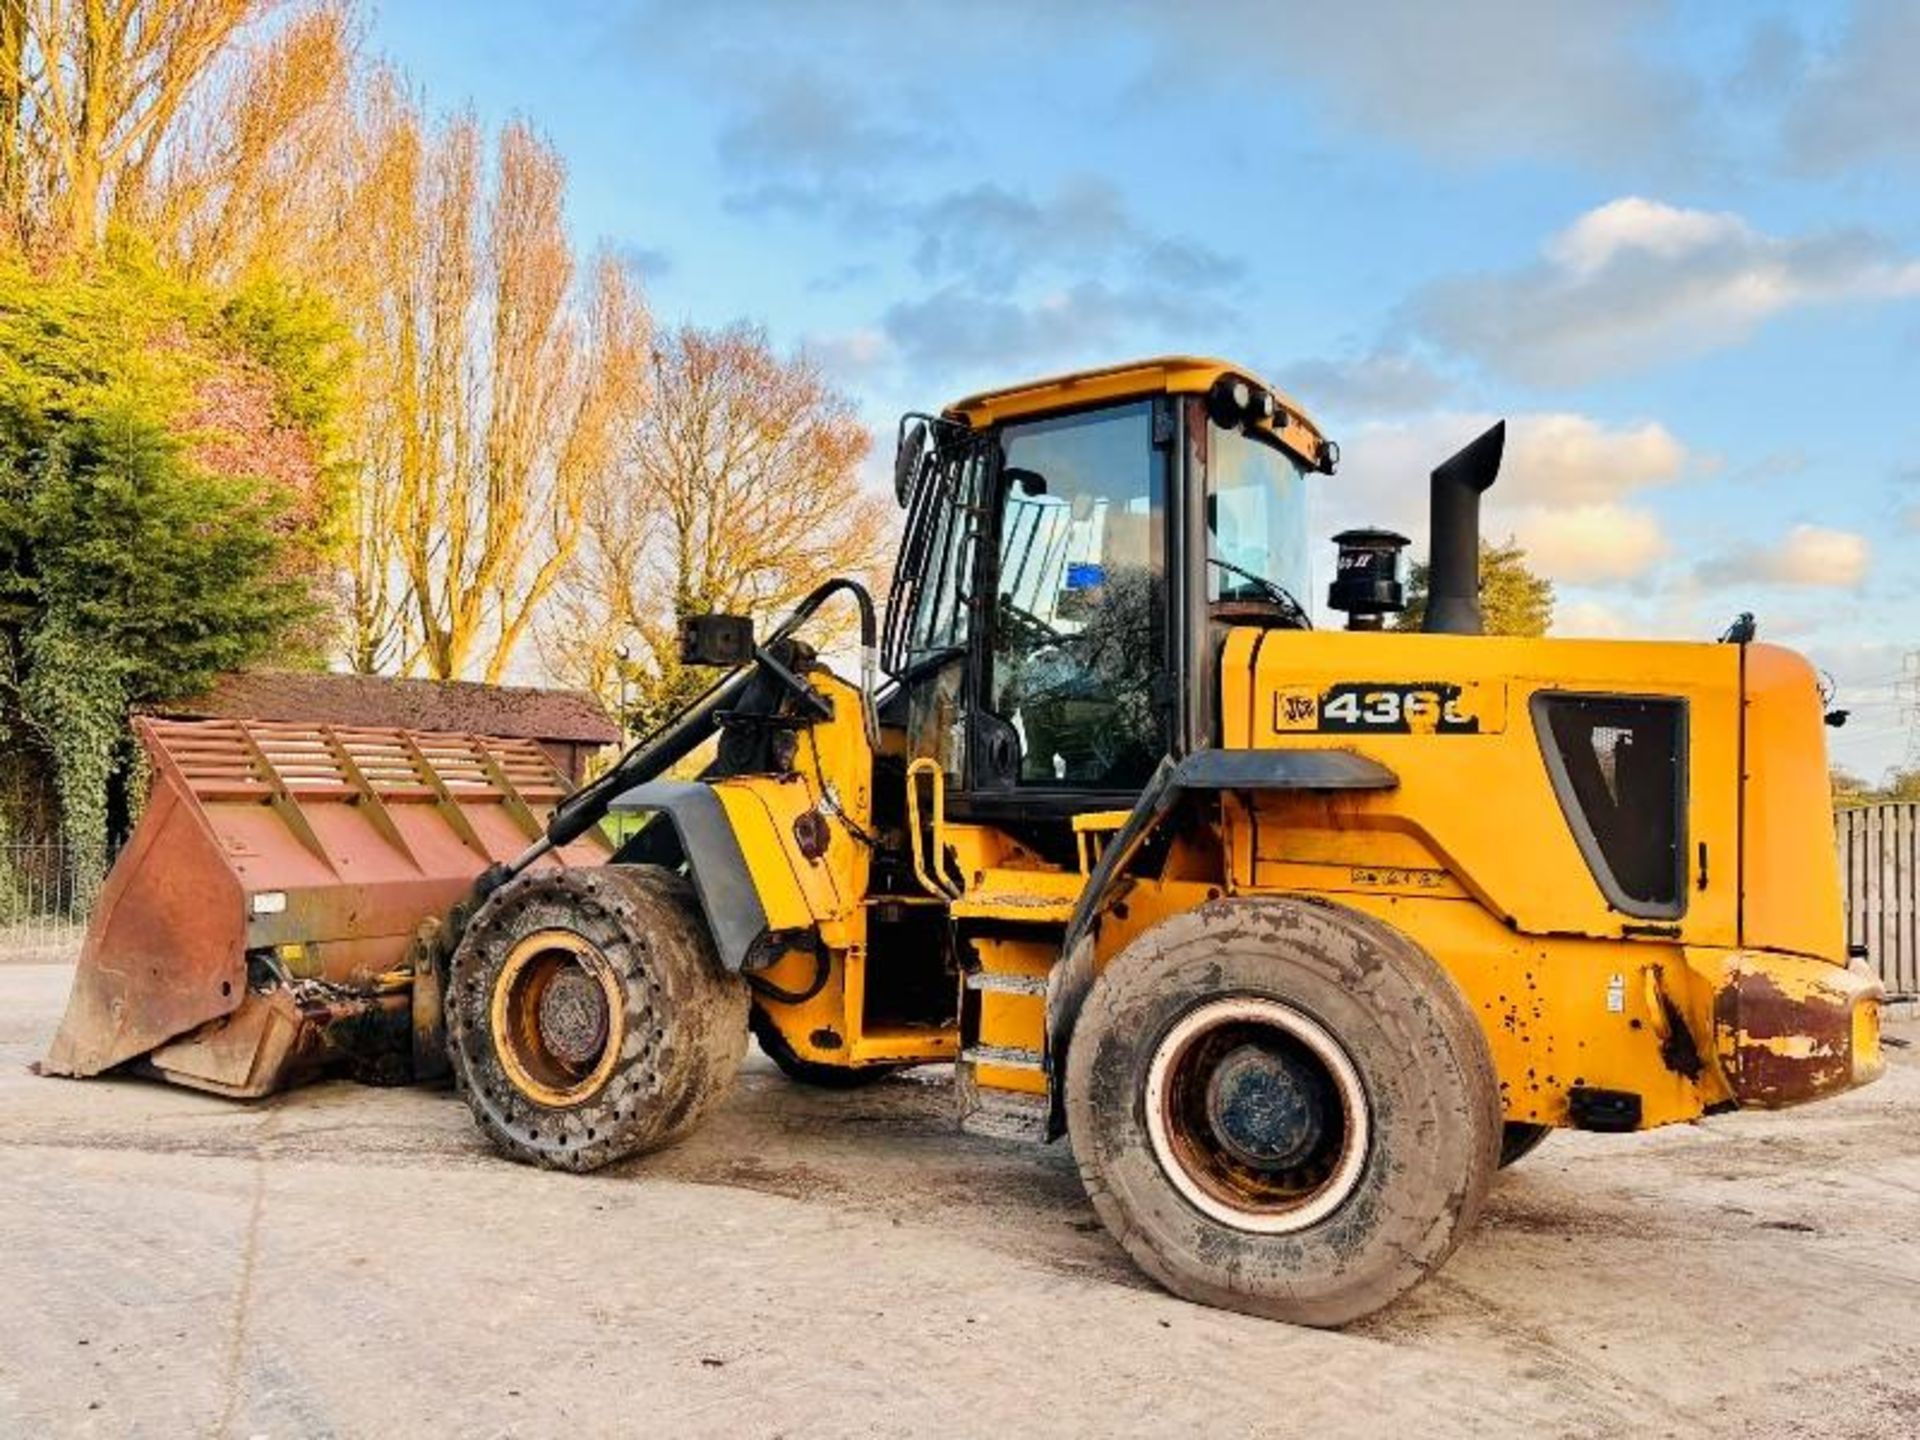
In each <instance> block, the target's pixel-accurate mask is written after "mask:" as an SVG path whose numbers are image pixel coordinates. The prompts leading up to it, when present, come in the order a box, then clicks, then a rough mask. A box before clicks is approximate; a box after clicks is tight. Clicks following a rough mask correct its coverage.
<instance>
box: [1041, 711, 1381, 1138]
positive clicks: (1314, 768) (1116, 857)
mask: <svg viewBox="0 0 1920 1440" xmlns="http://www.w3.org/2000/svg"><path fill="white" fill-rule="evenodd" d="M1399 783H1400V781H1399V777H1398V776H1396V775H1395V774H1394V773H1393V771H1392V770H1390V769H1388V768H1387V767H1386V766H1385V765H1382V764H1381V763H1380V762H1379V761H1377V760H1372V759H1369V758H1368V757H1366V756H1365V755H1357V754H1355V753H1354V752H1353V751H1351V750H1304V749H1302V750H1294V749H1288V750H1196V751H1194V752H1193V753H1192V754H1191V755H1188V756H1187V757H1186V758H1185V759H1183V760H1179V761H1176V760H1174V759H1173V758H1172V757H1171V756H1168V757H1167V758H1166V759H1164V760H1162V761H1161V762H1160V766H1159V768H1158V769H1157V770H1155V771H1154V772H1153V775H1152V777H1151V778H1150V779H1148V781H1147V784H1146V788H1145V789H1143V790H1142V791H1141V792H1140V798H1139V800H1138V801H1136V802H1135V804H1134V807H1133V813H1132V814H1131V815H1129V816H1128V817H1127V823H1126V824H1124V825H1122V826H1121V827H1120V829H1119V830H1118V831H1116V832H1115V834H1114V837H1113V839H1112V840H1111V841H1110V842H1108V844H1107V846H1106V848H1105V850H1103V851H1102V852H1101V855H1100V861H1099V863H1098V864H1097V865H1095V866H1094V867H1093V872H1092V873H1091V874H1090V875H1089V876H1088V877H1087V884H1086V887H1085V888H1084V889H1083V890H1082V891H1081V892H1080V899H1079V902H1078V903H1077V904H1076V905H1075V906H1074V909H1073V915H1072V918H1071V919H1069V920H1068V922H1067V932H1066V935H1065V936H1064V937H1063V938H1062V940H1061V942H1060V962H1059V963H1058V964H1057V965H1055V966H1054V967H1053V971H1052V973H1051V974H1050V975H1049V976H1048V978H1047V1053H1046V1064H1047V1070H1048V1073H1049V1074H1050V1075H1052V1076H1053V1077H1055V1083H1054V1084H1052V1085H1051V1086H1050V1087H1049V1089H1050V1090H1051V1092H1052V1104H1051V1105H1050V1107H1049V1114H1048V1117H1047V1138H1048V1139H1049V1140H1056V1139H1058V1138H1059V1137H1060V1136H1061V1135H1063V1134H1065V1133H1066V1125H1067V1117H1066V1100H1065V1095H1064V1092H1063V1089H1062V1087H1061V1085H1060V1084H1059V1083H1058V1077H1060V1076H1062V1075H1064V1074H1065V1073H1066V1059H1067V1045H1068V1043H1069V1041H1070V1040H1071V1039H1072V1035H1073V1027H1074V1023H1075V1022H1076V1021H1077V1020H1078V1019H1079V1018H1080V1009H1081V1007H1082V1006H1083V1005H1084V1004H1085V1003H1086V999H1087V992H1088V991H1089V990H1091V989H1092V988H1093V980H1094V972H1093V940H1094V922H1095V919H1096V917H1097V916H1098V915H1099V914H1100V911H1101V908H1102V907H1103V906H1104V905H1105V904H1106V902H1107V897H1108V895H1109V894H1110V893H1111V891H1112V889H1113V887H1114V884H1115V882H1116V881H1117V880H1118V879H1119V877H1120V876H1121V875H1122V874H1123V873H1125V871H1126V869H1127V867H1128V866H1129V865H1130V864H1132V863H1133V860H1134V857H1135V856H1137V855H1138V854H1139V853H1140V849H1141V847H1142V846H1143V845H1145V844H1146V842H1147V841H1148V839H1150V838H1151V837H1152V835H1153V833H1154V832H1155V831H1156V830H1158V829H1159V828H1160V826H1161V824H1162V823H1164V822H1165V820H1166V818H1167V817H1168V816H1169V815H1171V814H1172V813H1173V812H1174V811H1175V809H1177V808H1178V807H1179V805H1180V803H1181V802H1182V801H1183V800H1185V799H1186V798H1187V796H1189V795H1191V794H1194V793H1196V792H1198V793H1207V792H1218V791H1222V790H1248V791H1254V790H1391V789H1393V788H1394V787H1395V786H1396V785H1398V784H1399Z"/></svg>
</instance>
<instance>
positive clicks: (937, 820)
mask: <svg viewBox="0 0 1920 1440" xmlns="http://www.w3.org/2000/svg"><path fill="white" fill-rule="evenodd" d="M922 775H931V776H932V777H933V835H932V848H933V853H934V855H935V856H940V855H943V854H945V853H946V845H945V841H944V836H945V832H946V828H947V772H946V771H945V770H943V769H942V768H941V766H940V762H939V761H938V760H933V759H929V758H928V757H926V756H924V755H923V756H921V757H920V759H918V760H915V761H913V762H912V763H911V764H910V765H908V766H907V834H908V836H909V837H910V839H911V842H912V846H913V878H914V879H916V880H918V881H919V882H920V885H921V888H923V889H924V890H926V891H927V892H928V893H929V894H932V895H944V896H946V897H947V899H949V900H958V899H959V898H960V893H961V891H960V887H959V886H957V885H955V884H953V883H952V882H951V881H949V880H947V879H945V878H944V877H941V876H939V875H937V874H935V873H934V872H933V871H931V870H929V868H928V865H927V853H926V846H925V844H924V843H923V842H922V840H921V838H920V785H919V779H920V777H921V776H922Z"/></svg>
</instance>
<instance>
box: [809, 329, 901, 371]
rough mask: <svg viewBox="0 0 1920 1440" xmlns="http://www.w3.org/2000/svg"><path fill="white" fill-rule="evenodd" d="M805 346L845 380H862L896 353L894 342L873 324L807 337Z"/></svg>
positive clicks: (826, 366) (826, 368)
mask: <svg viewBox="0 0 1920 1440" xmlns="http://www.w3.org/2000/svg"><path fill="white" fill-rule="evenodd" d="M803 348H804V349H805V350H806V352H807V354H809V355H811V356H812V357H813V358H814V359H815V360H817V361H819V363H820V366H821V368H822V369H824V370H825V371H826V372H827V373H828V374H829V375H831V376H833V377H834V378H835V379H836V380H838V381H840V382H841V383H843V384H846V383H851V382H853V381H856V380H859V379H860V378H862V377H863V376H865V375H867V374H869V373H870V372H872V371H873V370H875V369H876V368H878V367H879V366H881V365H883V364H885V363H886V362H887V361H888V360H890V359H891V358H892V356H893V342H892V341H890V340H888V339H887V337H886V335H885V334H884V333H883V332H881V331H879V330H876V329H873V328H872V327H870V326H863V327H861V328H860V329H857V330H847V331H843V332H841V333H838V334H833V335H814V336H810V337H808V339H807V340H806V342H805V345H804V346H803Z"/></svg>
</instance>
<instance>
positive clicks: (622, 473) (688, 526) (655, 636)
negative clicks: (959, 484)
mask: <svg viewBox="0 0 1920 1440" xmlns="http://www.w3.org/2000/svg"><path fill="white" fill-rule="evenodd" d="M870 443H871V439H870V436H869V435H868V432H867V430H866V427H865V426H864V425H862V424H861V423H860V421H859V418H858V416H857V415H856V414H855V412H854V409H853V406H852V404H851V403H850V402H849V401H848V400H847V398H846V397H845V396H843V395H841V394H840V393H839V392H837V391H836V390H835V389H833V387H832V386H831V385H829V384H828V383H827V381H826V379H825V378H824V377H823V376H822V375H821V373H820V371H819V369H818V367H817V366H815V365H814V364H813V363H812V362H811V361H810V360H808V359H807V358H805V357H804V356H802V357H799V358H795V359H783V358H781V357H780V356H779V355H777V354H775V353H774V351H773V350H772V348H771V347H770V346H769V345H768V343H767V338H766V335H765V334H764V333H763V332H761V331H760V330H758V329H755V328H753V327H751V326H746V325H735V326H731V327H728V328H725V329H721V330H700V329H694V328H682V329H680V330H678V331H676V332H674V333H673V334H671V335H667V336H664V337H662V339H661V341H660V343H659V345H658V346H657V347H656V349H655V351H654V354H653V357H652V385H651V395H650V398H649V401H648V404H647V407H646V409H645V411H644V412H643V413H642V414H640V415H639V416H638V417H637V421H636V424H635V426H634V429H633V431H632V436H631V441H630V444H629V448H628V451H627V455H626V462H627V463H626V465H625V467H624V468H623V469H621V470H619V471H616V472H611V473H610V474H609V475H608V477H607V483H605V484H602V485H600V486H597V487H595V489H594V491H593V493H592V495H591V497H590V499H589V503H588V505H587V508H586V509H585V510H584V512H583V514H582V522H583V527H582V528H583V536H582V541H581V549H580V553H579V556H578V563H577V564H576V565H575V566H574V567H573V568H572V569H571V571H570V573H569V576H568V580H567V583H566V584H565V586H564V587H563V588H562V590H561V592H560V593H559V595H558V596H557V600H556V604H555V607H554V614H553V617H552V623H551V624H549V625H548V626H547V627H546V629H545V632H544V634H543V647H542V648H543V652H544V655H545V658H546V661H547V665H548V668H549V669H550V670H552V671H553V672H554V673H555V674H556V675H558V676H559V677H561V678H564V679H566V680H568V681H569V682H570V683H573V684H576V685H580V686H583V687H585V688H590V689H593V690H595V691H597V692H598V693H600V694H601V695H603V696H604V697H605V698H607V699H608V700H609V701H614V700H617V699H619V698H620V691H621V689H622V688H623V687H622V683H621V682H622V681H623V680H625V681H626V682H627V687H626V688H628V689H629V691H630V693H629V694H628V696H627V697H626V698H627V700H628V701H629V708H630V710H631V712H632V713H631V716H630V719H631V721H632V723H633V724H634V725H635V726H636V728H639V729H646V728H649V727H650V726H651V725H653V724H655V723H657V722H658V721H659V720H661V719H664V718H665V717H666V716H667V715H669V714H671V713H672V712H673V711H674V710H675V709H677V708H678V706H679V705H680V704H681V703H683V702H684V701H685V700H686V699H687V698H688V697H689V696H690V695H691V694H692V693H693V692H695V691H697V690H698V689H700V688H701V687H702V686H703V685H704V684H705V683H706V682H707V681H708V680H709V679H710V678H711V677H710V676H708V675H705V674H698V673H696V674H689V673H687V672H686V671H685V670H684V669H683V667H682V666H681V665H680V662H679V654H678V650H679V645H678V622H679V619H680V617H681V616H684V615H690V614H697V613H702V612H708V611H727V612H730V613H735V614H748V615H752V616H754V617H756V618H758V619H761V620H767V619H771V618H774V617H777V616H779V615H781V614H783V613H784V612H785V611H786V610H787V609H789V608H790V607H791V606H792V605H793V604H794V603H795V602H796V601H798V600H799V599H800V598H801V597H802V596H803V595H805V594H806V592H807V591H808V590H810V589H812V588H813V587H814V586H815V585H817V584H818V583H819V582H820V581H822V580H824V579H826V578H827V577H828V576H830V575H853V576H855V577H856V578H863V579H871V578H872V576H873V574H874V572H875V571H876V570H877V568H878V567H879V566H880V565H881V564H882V563H883V562H884V559H885V548H886V544H887V540H888V538H889V533H890V530H889V517H890V515H891V510H890V507H889V506H888V504H887V503H886V502H885V501H884V500H882V499H881V498H879V497H877V496H875V495H872V494H869V493H867V492H864V491H863V490H862V489H861V487H860V473H859V472H860V463H861V461H862V460H863V459H865V457H866V454H867V450H868V447H869V445H870ZM622 651H624V652H625V656H624V659H623V657H622Z"/></svg>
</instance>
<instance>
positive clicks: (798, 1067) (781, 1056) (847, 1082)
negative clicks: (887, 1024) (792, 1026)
mask: <svg viewBox="0 0 1920 1440" xmlns="http://www.w3.org/2000/svg"><path fill="white" fill-rule="evenodd" d="M747 1024H748V1026H749V1027H750V1028H751V1029H752V1030H753V1038H754V1039H755V1040H758V1041H759V1042H760V1049H761V1050H762V1051H763V1052H764V1053H765V1055H766V1057H767V1058H768V1059H769V1060H771V1061H773V1063H774V1064H775V1065H776V1066H778V1067H779V1069H780V1073H781V1074H782V1075H785V1076H786V1077H787V1078H788V1079H789V1080H791V1081H793V1082H794V1083H795V1084H796V1085H811V1086H813V1087H814V1088H815V1089H818V1090H859V1089H862V1088H864V1087H865V1086H868V1085H871V1084H872V1083H873V1082H874V1081H876V1080H882V1079H885V1078H886V1077H887V1076H889V1075H891V1074H893V1073H894V1072H895V1071H898V1070H901V1069H903V1068H905V1067H903V1066H900V1065H822V1064H821V1063H820V1062H819V1061H817V1060H804V1059H802V1058H801V1057H800V1056H799V1055H798V1054H796V1053H795V1051H794V1048H793V1046H792V1045H790V1044H789V1043H788V1042H787V1037H786V1036H785V1035H782V1034H781V1033H780V1027H779V1026H778V1025H776V1024H774V1023H773V1017H772V1016H770V1015H768V1014H767V1012H766V1011H765V1010H763V1009H761V1008H760V1007H759V1006H758V1005H755V1006H754V1007H753V1009H752V1011H751V1012H749V1015H748V1019H747Z"/></svg>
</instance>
